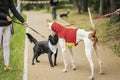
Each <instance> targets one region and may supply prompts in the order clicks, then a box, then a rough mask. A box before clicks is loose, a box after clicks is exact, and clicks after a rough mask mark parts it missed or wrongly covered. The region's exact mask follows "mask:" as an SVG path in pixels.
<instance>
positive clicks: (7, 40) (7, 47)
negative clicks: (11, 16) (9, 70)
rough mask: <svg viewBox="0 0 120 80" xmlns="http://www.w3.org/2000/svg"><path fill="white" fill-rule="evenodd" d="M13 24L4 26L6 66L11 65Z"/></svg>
mask: <svg viewBox="0 0 120 80" xmlns="http://www.w3.org/2000/svg"><path fill="white" fill-rule="evenodd" d="M11 26H12V25H9V26H6V27H4V30H3V49H4V55H3V56H4V64H5V66H8V65H9V57H10V35H11V31H10V27H11Z"/></svg>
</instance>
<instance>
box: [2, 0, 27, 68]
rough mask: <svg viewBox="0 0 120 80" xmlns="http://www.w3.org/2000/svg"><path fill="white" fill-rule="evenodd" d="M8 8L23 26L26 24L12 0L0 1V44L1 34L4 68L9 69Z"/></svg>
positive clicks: (10, 22)
mask: <svg viewBox="0 0 120 80" xmlns="http://www.w3.org/2000/svg"><path fill="white" fill-rule="evenodd" d="M9 10H10V11H11V12H12V13H13V15H14V16H15V17H16V18H17V19H18V20H19V21H20V22H21V23H23V25H24V26H26V27H27V26H28V25H27V23H26V22H25V20H24V18H23V17H22V16H21V15H20V14H19V13H18V12H17V10H16V8H15V5H14V2H13V0H1V1H0V45H1V41H2V36H3V53H4V54H3V56H4V65H5V67H4V70H9V69H10V66H9V58H10V35H11V27H12V19H11V17H10V13H9Z"/></svg>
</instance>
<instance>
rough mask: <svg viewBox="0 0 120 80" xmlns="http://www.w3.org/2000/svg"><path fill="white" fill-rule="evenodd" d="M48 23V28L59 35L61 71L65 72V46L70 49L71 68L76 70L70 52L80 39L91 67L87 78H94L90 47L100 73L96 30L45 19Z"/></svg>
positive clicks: (91, 79)
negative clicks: (66, 25) (87, 29)
mask: <svg viewBox="0 0 120 80" xmlns="http://www.w3.org/2000/svg"><path fill="white" fill-rule="evenodd" d="M46 21H47V23H48V28H49V29H50V30H51V31H52V32H53V33H54V34H57V35H58V36H59V44H60V48H61V51H62V57H63V61H64V69H63V72H67V61H66V58H65V52H66V47H68V49H69V50H70V57H71V62H72V66H73V68H72V69H73V70H76V66H75V63H74V58H73V53H72V46H74V45H77V44H78V43H79V41H80V40H83V41H84V44H85V53H86V56H87V59H88V61H89V64H90V68H91V75H90V77H89V80H93V79H94V78H93V77H94V64H93V61H92V57H91V54H92V48H93V49H94V50H95V53H96V55H97V58H98V63H99V67H100V72H99V73H100V74H101V73H102V65H101V60H100V58H99V54H98V52H97V45H96V43H97V37H96V36H95V34H96V30H94V31H86V30H84V29H71V28H65V27H63V26H62V25H60V24H58V23H57V22H54V21H51V20H49V19H47V20H46Z"/></svg>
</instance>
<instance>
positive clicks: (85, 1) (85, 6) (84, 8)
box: [81, 0, 88, 11]
mask: <svg viewBox="0 0 120 80" xmlns="http://www.w3.org/2000/svg"><path fill="white" fill-rule="evenodd" d="M81 1H82V11H87V9H88V0H81Z"/></svg>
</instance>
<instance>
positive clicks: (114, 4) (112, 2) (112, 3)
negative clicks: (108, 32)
mask: <svg viewBox="0 0 120 80" xmlns="http://www.w3.org/2000/svg"><path fill="white" fill-rule="evenodd" d="M110 9H111V12H114V11H115V10H116V9H117V0H110ZM118 18H119V16H118V15H116V14H113V15H112V16H111V17H110V24H111V23H113V22H116V21H117V19H118Z"/></svg>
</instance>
